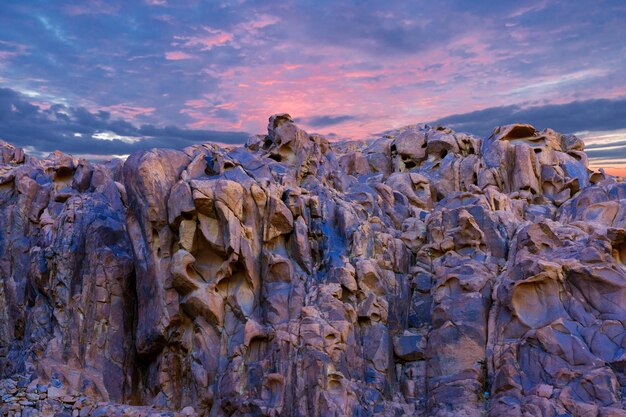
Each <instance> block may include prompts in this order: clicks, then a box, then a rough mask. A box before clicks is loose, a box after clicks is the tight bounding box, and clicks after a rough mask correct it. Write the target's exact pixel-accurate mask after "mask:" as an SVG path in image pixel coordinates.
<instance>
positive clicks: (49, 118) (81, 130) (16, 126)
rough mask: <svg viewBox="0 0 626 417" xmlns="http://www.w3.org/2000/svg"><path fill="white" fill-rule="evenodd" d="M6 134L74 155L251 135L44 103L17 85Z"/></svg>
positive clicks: (4, 115)
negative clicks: (137, 122)
mask: <svg viewBox="0 0 626 417" xmlns="http://www.w3.org/2000/svg"><path fill="white" fill-rule="evenodd" d="M98 133H100V134H109V135H110V137H115V136H114V135H117V136H123V137H129V138H132V139H133V140H135V141H134V142H132V143H129V142H128V141H125V140H123V139H113V140H103V139H95V138H94V137H93V136H94V135H96V134H98ZM0 138H2V139H4V140H6V141H8V142H10V143H13V144H15V145H17V146H32V147H33V148H34V149H35V151H37V152H51V151H54V150H57V149H58V150H61V151H64V152H68V153H73V154H91V155H113V154H118V155H119V154H130V153H132V152H135V151H137V150H141V149H148V148H154V147H167V148H177V149H180V148H184V147H186V146H189V145H193V144H197V143H203V142H222V143H228V144H240V143H243V142H245V140H246V139H247V138H248V134H247V133H244V132H220V131H212V130H193V129H182V128H179V127H176V126H165V127H160V126H155V125H152V124H144V125H142V126H135V125H133V124H132V123H129V122H127V121H124V120H120V119H113V118H111V114H110V113H109V112H106V111H99V112H95V113H94V112H90V111H89V110H87V109H85V108H83V107H68V106H65V105H61V104H56V105H53V106H51V107H50V108H47V109H45V108H41V107H39V106H37V105H34V104H32V103H30V102H29V101H28V100H27V99H26V97H24V96H23V95H21V94H20V93H18V92H16V91H14V90H11V89H7V88H0Z"/></svg>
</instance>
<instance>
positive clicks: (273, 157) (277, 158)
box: [269, 154, 283, 162]
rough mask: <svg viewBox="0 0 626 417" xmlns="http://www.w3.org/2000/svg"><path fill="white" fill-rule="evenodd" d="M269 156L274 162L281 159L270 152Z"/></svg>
mask: <svg viewBox="0 0 626 417" xmlns="http://www.w3.org/2000/svg"><path fill="white" fill-rule="evenodd" d="M269 158H270V159H273V160H274V161H276V162H280V161H282V159H283V158H282V157H281V156H280V155H277V154H272V155H270V156H269Z"/></svg>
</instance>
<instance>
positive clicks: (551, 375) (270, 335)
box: [0, 114, 626, 417]
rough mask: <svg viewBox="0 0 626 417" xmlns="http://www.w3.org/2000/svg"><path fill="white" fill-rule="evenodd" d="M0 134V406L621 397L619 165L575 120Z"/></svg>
mask: <svg viewBox="0 0 626 417" xmlns="http://www.w3.org/2000/svg"><path fill="white" fill-rule="evenodd" d="M0 157H1V161H0V162H1V164H0V211H1V213H0V255H1V256H0V399H1V403H0V415H15V416H20V415H21V416H30V415H33V416H35V415H45V416H87V415H94V416H104V415H107V416H108V415H119V416H122V415H124V416H158V415H162V416H191V415H194V416H195V415H197V416H355V417H356V416H358V417H364V416H400V415H417V416H438V417H445V416H450V417H452V416H468V417H469V416H484V415H487V416H492V417H496V416H520V417H522V416H523V417H530V416H545V417H557V416H566V415H571V416H597V417H617V416H626V411H624V408H625V407H626V353H625V352H626V337H625V336H626V332H625V330H624V326H625V325H626V267H625V266H624V262H626V183H624V182H622V181H621V179H619V178H614V177H611V176H608V175H605V174H604V173H603V172H593V171H591V170H590V169H588V162H587V158H586V155H585V153H584V151H583V143H582V141H580V140H579V139H577V138H576V137H575V136H568V135H561V134H559V133H557V132H554V131H552V130H550V129H546V130H543V131H537V130H535V129H534V128H533V127H532V126H530V125H522V124H518V125H510V126H503V127H499V128H496V129H494V131H493V134H492V135H491V136H490V137H488V138H484V139H483V138H478V137H475V136H472V135H468V134H463V133H455V132H453V131H452V130H450V129H448V128H445V127H431V126H428V125H414V126H409V127H406V128H404V129H401V130H398V131H394V132H391V133H389V134H387V135H385V136H384V137H382V138H379V139H377V140H372V141H361V142H341V143H330V142H328V141H327V140H326V139H324V138H323V137H320V136H318V135H309V134H307V133H306V132H304V131H303V130H301V129H299V128H298V127H297V126H296V125H295V124H294V122H293V121H292V119H291V117H290V116H289V115H286V114H282V115H276V116H272V117H271V118H270V120H269V125H268V135H266V136H256V137H253V138H251V139H250V140H249V141H248V143H247V144H246V146H245V147H232V148H220V147H217V146H215V145H211V144H203V145H196V146H192V147H189V148H186V149H184V150H182V151H177V150H166V149H154V150H150V151H143V152H138V153H135V154H133V155H131V156H130V157H129V158H128V159H127V160H126V161H125V162H124V163H122V162H121V161H117V162H115V161H114V162H110V163H106V164H95V163H90V162H87V161H85V160H79V159H75V158H72V157H71V156H68V155H65V154H62V153H60V152H55V153H53V154H51V155H50V156H49V157H48V158H45V159H41V160H37V159H35V158H32V157H30V156H28V155H25V154H24V152H23V151H22V150H21V149H19V148H15V147H13V146H11V145H9V144H6V143H2V144H0Z"/></svg>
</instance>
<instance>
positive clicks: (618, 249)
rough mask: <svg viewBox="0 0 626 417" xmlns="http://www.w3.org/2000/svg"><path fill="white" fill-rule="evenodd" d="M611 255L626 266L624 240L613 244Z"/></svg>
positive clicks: (625, 243) (625, 244)
mask: <svg viewBox="0 0 626 417" xmlns="http://www.w3.org/2000/svg"><path fill="white" fill-rule="evenodd" d="M613 257H614V258H615V261H617V263H618V264H620V265H622V266H626V242H622V243H619V244H614V245H613Z"/></svg>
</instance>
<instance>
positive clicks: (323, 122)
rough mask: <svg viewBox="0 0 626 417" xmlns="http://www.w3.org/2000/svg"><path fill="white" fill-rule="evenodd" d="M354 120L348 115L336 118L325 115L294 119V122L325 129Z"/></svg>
mask: <svg viewBox="0 0 626 417" xmlns="http://www.w3.org/2000/svg"><path fill="white" fill-rule="evenodd" d="M354 119H356V117H355V116H350V115H348V114H344V115H338V116H333V115H330V114H327V115H322V116H313V117H302V118H298V119H295V122H296V123H302V124H305V125H307V126H311V127H326V126H333V125H337V124H339V123H343V122H347V121H350V120H354Z"/></svg>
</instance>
